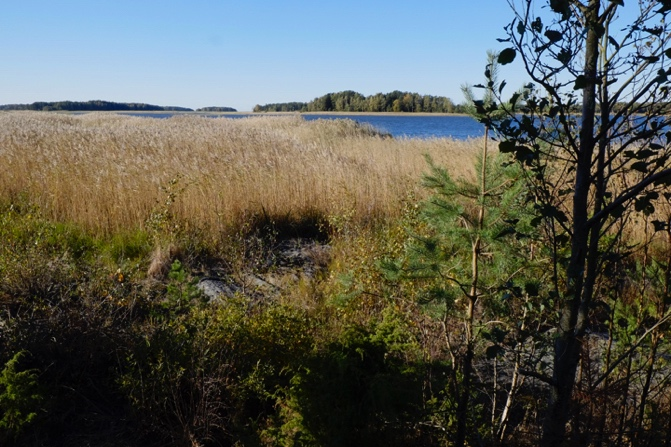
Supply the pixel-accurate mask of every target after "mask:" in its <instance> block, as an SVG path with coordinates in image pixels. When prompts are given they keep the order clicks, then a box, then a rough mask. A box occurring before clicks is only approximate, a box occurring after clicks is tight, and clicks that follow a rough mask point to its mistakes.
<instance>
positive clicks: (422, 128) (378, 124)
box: [122, 112, 485, 140]
mask: <svg viewBox="0 0 671 447" xmlns="http://www.w3.org/2000/svg"><path fill="white" fill-rule="evenodd" d="M122 113H123V112H122ZM124 114H128V115H133V116H143V117H151V118H170V117H171V116H173V115H176V114H175V113H169V112H168V113H137V112H130V113H128V112H125V113H124ZM201 116H208V117H212V118H218V117H225V118H246V117H249V116H259V115H252V114H239V115H226V114H212V115H209V114H208V115H201ZM301 116H302V117H303V118H304V119H306V120H317V119H327V120H335V119H351V120H354V121H357V122H359V123H366V124H370V125H371V126H373V127H375V128H376V129H378V130H380V131H382V132H386V133H389V134H391V135H392V136H393V137H395V138H424V139H426V138H454V139H457V140H465V139H468V138H476V137H481V136H483V135H484V134H485V132H484V127H483V126H482V124H480V123H478V122H477V121H475V120H474V119H473V118H471V117H468V116H457V115H384V114H379V115H375V114H372V115H341V114H338V115H320V114H309V113H305V114H301Z"/></svg>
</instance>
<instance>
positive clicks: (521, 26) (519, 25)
mask: <svg viewBox="0 0 671 447" xmlns="http://www.w3.org/2000/svg"><path fill="white" fill-rule="evenodd" d="M525 31H526V28H525V27H524V23H522V22H517V33H518V34H519V35H520V36H521V35H523V34H524V32H525Z"/></svg>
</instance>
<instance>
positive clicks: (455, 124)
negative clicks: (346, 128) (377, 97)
mask: <svg viewBox="0 0 671 447" xmlns="http://www.w3.org/2000/svg"><path fill="white" fill-rule="evenodd" d="M301 116H302V117H303V118H304V119H306V120H315V119H351V120H354V121H356V122H359V123H365V124H370V125H371V126H373V127H375V128H376V129H378V130H380V131H382V132H386V133H389V134H391V135H392V136H393V137H394V138H422V139H427V138H454V139H456V140H466V139H469V138H477V137H482V136H484V134H485V129H484V126H483V125H482V124H480V123H479V122H477V121H476V120H474V119H473V118H471V117H470V116H463V115H384V114H380V115H360V114H355V115H342V114H338V115H325V114H324V115H322V114H314V115H312V114H308V113H305V114H302V115H301Z"/></svg>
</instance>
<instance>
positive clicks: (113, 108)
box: [0, 100, 237, 112]
mask: <svg viewBox="0 0 671 447" xmlns="http://www.w3.org/2000/svg"><path fill="white" fill-rule="evenodd" d="M0 110H37V111H44V112H51V111H68V112H118V111H124V112H126V111H128V112H193V109H190V108H188V107H178V106H156V105H153V104H143V103H136V102H111V101H100V100H94V101H56V102H43V101H40V102H34V103H32V104H5V105H0ZM196 111H197V112H237V110H236V109H234V108H232V107H203V108H200V109H197V110H196Z"/></svg>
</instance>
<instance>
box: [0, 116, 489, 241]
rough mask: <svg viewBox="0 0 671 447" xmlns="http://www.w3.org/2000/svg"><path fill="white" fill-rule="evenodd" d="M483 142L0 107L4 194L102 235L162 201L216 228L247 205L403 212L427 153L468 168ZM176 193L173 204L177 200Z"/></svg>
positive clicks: (141, 218)
mask: <svg viewBox="0 0 671 447" xmlns="http://www.w3.org/2000/svg"><path fill="white" fill-rule="evenodd" d="M479 144H480V142H479V141H478V140H472V141H455V140H451V139H432V140H416V139H391V138H386V137H384V136H382V135H380V134H378V133H377V132H375V131H373V130H372V129H370V128H368V127H366V126H360V125H357V124H356V123H354V122H352V121H342V120H338V121H333V120H317V121H305V120H303V119H302V118H300V117H250V118H242V119H229V118H204V117H193V116H178V117H172V118H169V119H154V118H141V117H133V116H121V115H116V114H103V113H91V114H85V115H64V114H50V113H40V112H9V113H1V114H0V199H3V200H5V201H7V200H10V201H12V200H17V198H18V197H20V196H25V197H27V198H28V199H29V200H30V201H31V202H33V203H35V204H36V205H38V206H39V207H40V209H41V211H42V212H43V213H44V214H45V215H46V217H49V218H53V219H55V220H58V221H69V222H74V223H77V224H80V225H82V226H84V227H85V228H87V229H89V230H91V231H93V232H97V233H100V234H110V233H114V232H116V231H118V230H120V229H127V228H136V227H142V226H144V225H145V224H146V222H147V221H148V219H149V217H150V216H151V215H152V213H153V212H155V211H156V209H157V208H158V207H160V206H161V204H165V202H166V201H168V202H170V213H171V215H172V216H174V218H175V219H176V220H177V221H179V222H184V223H187V224H189V225H194V226H196V227H198V228H199V229H201V230H203V231H206V232H209V233H210V234H212V235H214V234H219V233H220V232H222V231H226V230H227V229H230V227H231V225H235V224H236V223H237V222H239V221H240V218H241V216H244V215H246V214H249V213H256V212H261V211H262V212H264V213H267V214H268V215H279V216H290V215H296V216H298V215H301V214H302V213H306V212H312V213H315V212H316V213H319V214H320V215H324V216H328V215H334V214H339V213H349V214H350V215H352V217H353V219H356V220H357V221H361V222H366V221H368V220H370V219H379V218H393V217H395V216H397V214H398V213H399V209H400V206H399V205H400V204H401V202H402V201H403V200H404V199H405V198H407V197H408V196H410V195H415V196H421V195H422V194H423V191H422V189H421V187H420V186H419V182H418V179H419V177H420V175H421V172H423V171H424V169H425V167H426V163H425V160H424V155H425V154H428V155H430V156H431V157H433V158H434V159H435V160H436V161H437V162H438V163H441V164H444V165H446V166H448V167H449V168H450V170H451V171H452V172H453V173H454V174H456V175H470V173H471V170H472V166H473V157H474V154H475V153H477V148H478V147H479ZM172 199H174V202H172Z"/></svg>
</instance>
